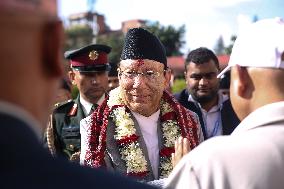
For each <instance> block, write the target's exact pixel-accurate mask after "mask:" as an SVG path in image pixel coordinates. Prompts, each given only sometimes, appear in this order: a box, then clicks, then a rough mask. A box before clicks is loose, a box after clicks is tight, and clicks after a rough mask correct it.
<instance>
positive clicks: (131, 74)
mask: <svg viewBox="0 0 284 189" xmlns="http://www.w3.org/2000/svg"><path fill="white" fill-rule="evenodd" d="M165 71H166V70H164V71H163V73H164V72H165ZM163 73H161V72H155V71H152V70H148V71H145V72H136V71H120V70H119V75H120V76H123V77H125V78H128V79H134V78H135V77H138V76H140V75H141V76H143V77H144V78H146V79H148V80H155V79H157V78H158V77H159V76H160V75H162V74H163Z"/></svg>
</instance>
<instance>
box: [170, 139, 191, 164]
mask: <svg viewBox="0 0 284 189" xmlns="http://www.w3.org/2000/svg"><path fill="white" fill-rule="evenodd" d="M190 150H191V149H190V144H189V141H188V139H187V138H182V137H179V138H178V140H176V141H175V153H172V164H173V167H175V166H176V165H177V163H178V162H179V161H180V160H181V158H182V157H183V156H184V155H186V154H187V153H188V152H190Z"/></svg>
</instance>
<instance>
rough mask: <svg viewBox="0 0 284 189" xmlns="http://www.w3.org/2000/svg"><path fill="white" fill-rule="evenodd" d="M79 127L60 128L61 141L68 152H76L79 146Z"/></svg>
mask: <svg viewBox="0 0 284 189" xmlns="http://www.w3.org/2000/svg"><path fill="white" fill-rule="evenodd" d="M80 138H81V135H80V126H68V127H63V128H62V139H63V142H64V143H65V146H66V149H67V150H69V151H73V152H74V151H78V150H79V149H80V146H81V140H80Z"/></svg>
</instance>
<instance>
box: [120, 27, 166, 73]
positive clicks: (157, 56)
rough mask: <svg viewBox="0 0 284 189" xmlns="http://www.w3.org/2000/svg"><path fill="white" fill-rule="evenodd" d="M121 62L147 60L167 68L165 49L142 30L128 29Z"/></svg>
mask: <svg viewBox="0 0 284 189" xmlns="http://www.w3.org/2000/svg"><path fill="white" fill-rule="evenodd" d="M120 58H121V60H127V59H132V60H137V59H149V60H154V61H157V62H160V63H162V64H164V65H165V68H166V67H167V57H166V51H165V47H164V46H163V44H162V43H161V41H160V40H159V39H158V37H157V36H155V35H154V34H152V33H150V32H149V31H147V30H145V29H143V28H133V29H130V30H129V31H128V32H127V34H126V37H125V40H124V46H123V50H122V53H121V57H120Z"/></svg>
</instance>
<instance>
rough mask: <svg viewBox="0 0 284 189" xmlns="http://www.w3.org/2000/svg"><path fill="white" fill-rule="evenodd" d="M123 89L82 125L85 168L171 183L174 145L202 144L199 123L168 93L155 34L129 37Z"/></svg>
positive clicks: (139, 33)
mask: <svg viewBox="0 0 284 189" xmlns="http://www.w3.org/2000/svg"><path fill="white" fill-rule="evenodd" d="M118 71H119V74H118V75H119V85H120V86H119V87H118V88H116V89H114V90H112V91H110V93H109V96H108V97H107V98H106V99H105V101H104V102H103V104H102V105H101V106H100V107H99V108H98V109H97V110H96V111H95V112H94V113H93V114H92V115H90V116H89V117H87V118H85V119H83V120H82V121H81V123H80V124H81V136H82V140H81V150H82V152H81V164H83V165H89V166H91V167H106V168H107V169H108V170H111V171H115V172H119V173H121V174H124V175H127V176H133V177H135V178H137V179H138V180H141V181H151V180H155V179H160V178H164V177H167V176H168V174H169V173H170V172H171V170H172V163H171V153H172V152H174V141H175V140H176V139H177V138H178V137H180V136H183V137H185V138H187V139H188V140H189V142H190V148H191V149H193V148H194V147H196V146H197V145H198V144H199V143H200V142H201V141H203V135H202V131H201V129H200V124H199V120H198V117H197V115H196V114H195V113H193V112H191V111H189V110H187V109H185V108H184V107H183V106H182V105H180V104H179V103H178V102H177V101H176V100H175V99H174V97H173V96H171V95H170V94H169V93H168V92H166V90H165V89H166V87H167V86H168V84H169V81H170V71H169V70H168V67H167V58H166V53H165V49H164V46H163V45H162V44H161V42H160V40H159V39H158V38H157V37H156V36H155V35H153V34H152V33H150V32H148V31H147V30H144V29H142V28H133V29H130V30H129V31H128V33H127V34H126V38H125V42H124V48H123V51H122V54H121V61H120V64H119V67H118Z"/></svg>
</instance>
